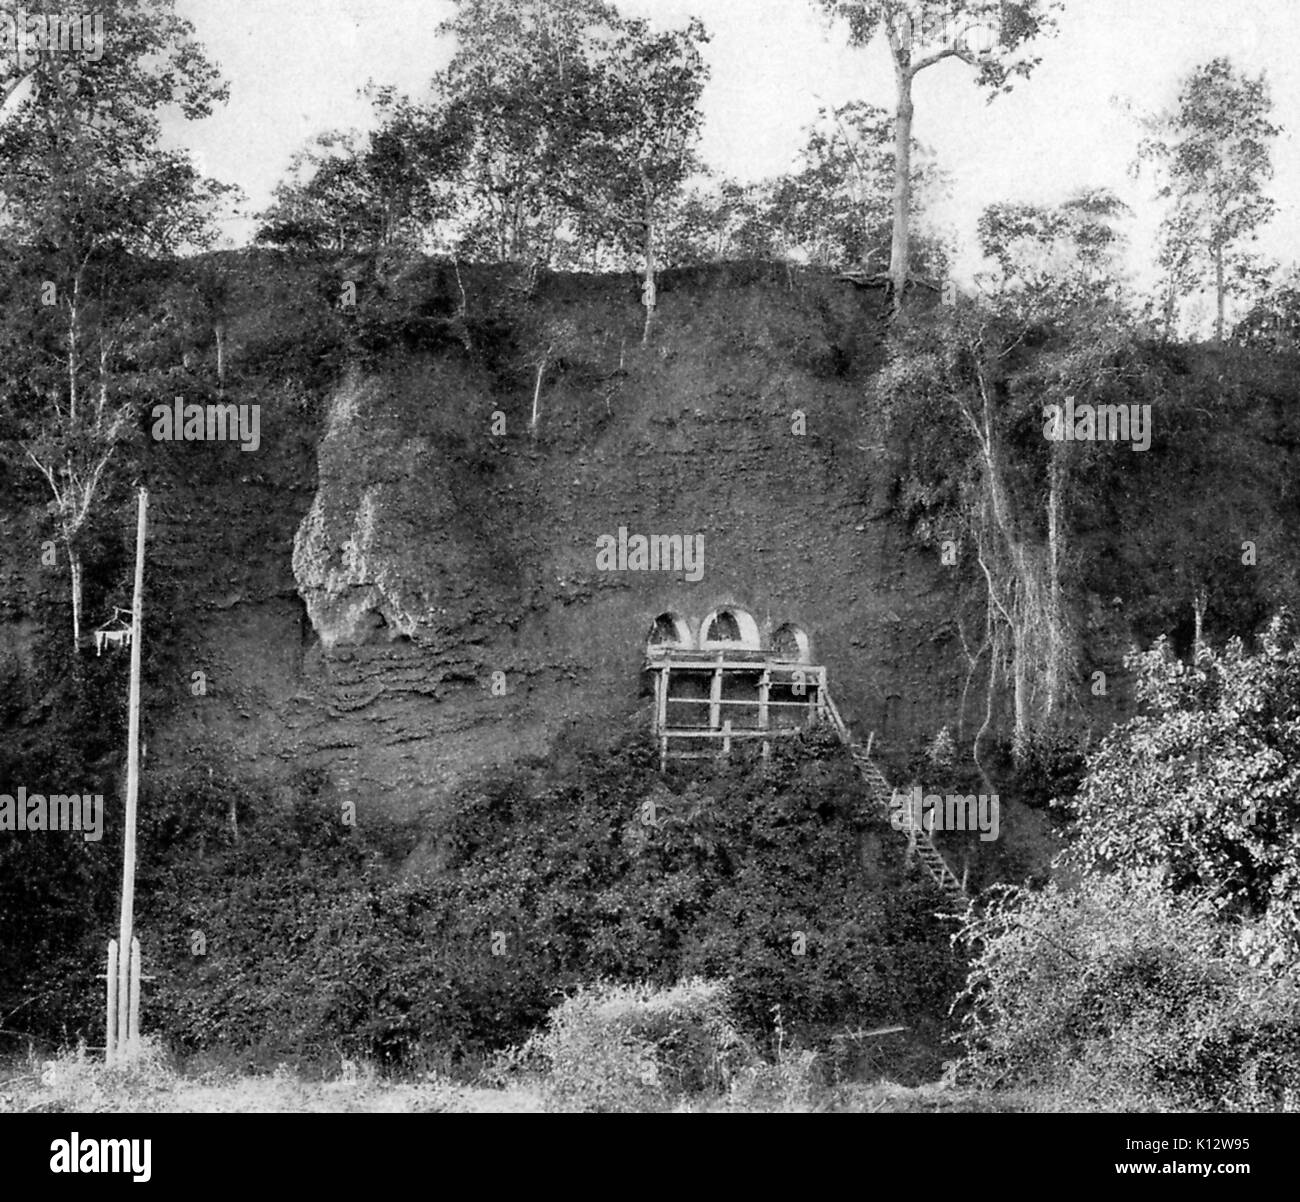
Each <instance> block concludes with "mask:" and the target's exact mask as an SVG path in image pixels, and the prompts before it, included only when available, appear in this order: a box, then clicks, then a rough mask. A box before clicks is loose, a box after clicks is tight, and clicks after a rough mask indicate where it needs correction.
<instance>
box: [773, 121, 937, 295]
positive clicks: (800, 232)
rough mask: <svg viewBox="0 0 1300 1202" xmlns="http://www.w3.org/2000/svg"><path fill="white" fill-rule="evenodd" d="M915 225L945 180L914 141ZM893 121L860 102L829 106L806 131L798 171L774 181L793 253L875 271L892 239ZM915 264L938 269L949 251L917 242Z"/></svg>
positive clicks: (782, 236)
mask: <svg viewBox="0 0 1300 1202" xmlns="http://www.w3.org/2000/svg"><path fill="white" fill-rule="evenodd" d="M910 163H911V171H912V180H911V197H912V200H911V202H910V203H911V214H912V218H913V224H914V223H915V218H916V215H917V212H918V211H919V209H920V207H921V203H923V201H924V199H928V194H929V193H930V192H931V191H932V190H933V189H934V188H936V187H938V186H939V184H940V182H941V177H940V175H939V173H938V171H937V169H936V167H935V165H934V162H933V158H932V156H931V155H930V154H929V153H928V152H927V151H926V150H925V149H924V148H922V147H920V146H913V147H912V151H911V155H910ZM893 179H894V151H893V120H892V118H891V117H890V116H889V114H888V113H886V112H885V111H884V110H883V109H879V108H876V107H875V106H874V105H870V104H865V103H862V102H860V101H854V102H850V103H849V104H845V105H841V106H839V107H838V108H823V109H821V110H820V112H819V114H818V119H817V121H816V122H814V123H813V124H812V125H811V126H810V127H809V128H808V130H807V137H806V141H805V143H804V146H803V149H802V150H801V151H800V152H799V159H798V163H797V165H796V167H795V170H794V171H792V172H791V173H789V174H787V175H785V176H782V177H780V178H778V179H776V180H774V181H772V182H771V184H770V185H769V194H770V201H769V214H768V219H769V221H770V222H771V223H772V225H773V227H774V228H775V230H776V237H777V239H778V240H779V242H780V244H781V246H782V249H783V250H784V251H785V252H786V253H790V252H793V253H796V254H799V255H800V256H801V257H804V258H806V259H807V261H808V262H810V263H815V264H818V265H821V266H825V267H837V268H846V267H849V266H851V265H854V264H860V265H861V266H862V269H863V271H864V272H868V273H869V272H870V271H871V268H872V265H873V263H874V261H875V259H876V256H877V255H878V254H881V253H882V252H884V253H888V247H889V246H890V243H891V240H892V221H893V218H892V210H893V201H892V193H893ZM912 245H913V247H914V249H913V252H912V258H913V263H914V265H915V266H917V267H919V268H920V269H921V270H923V271H926V272H933V271H934V270H935V269H936V268H941V266H942V258H943V256H942V253H941V252H940V251H939V249H938V247H936V246H935V245H933V244H932V243H929V242H927V243H926V244H925V245H924V246H923V247H922V246H920V245H918V243H917V240H916V239H915V237H913V239H912Z"/></svg>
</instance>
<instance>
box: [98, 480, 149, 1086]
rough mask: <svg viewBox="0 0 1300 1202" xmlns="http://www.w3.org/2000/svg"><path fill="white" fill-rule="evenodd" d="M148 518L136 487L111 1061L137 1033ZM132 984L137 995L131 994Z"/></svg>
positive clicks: (130, 1046)
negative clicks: (135, 931)
mask: <svg viewBox="0 0 1300 1202" xmlns="http://www.w3.org/2000/svg"><path fill="white" fill-rule="evenodd" d="M148 519H149V493H148V492H147V491H146V490H145V489H143V488H141V489H140V500H139V512H138V515H137V517H136V529H135V600H134V603H133V604H132V607H131V693H130V700H129V702H128V705H129V709H128V715H129V716H128V720H127V736H126V815H125V830H124V834H123V838H122V916H121V923H120V925H119V928H118V936H117V952H118V954H117V1041H116V1049H109V1054H108V1057H107V1058H108V1059H109V1060H110V1061H111V1060H113V1059H118V1058H123V1057H127V1056H130V1055H131V1054H132V1053H133V1052H134V1051H135V1050H136V1049H135V1041H136V1037H137V1035H138V1034H139V1032H138V1030H137V1029H136V1025H137V1023H138V1015H139V1005H140V999H139V997H138V992H139V989H140V985H139V979H140V965H139V957H140V953H139V950H138V949H139V944H138V943H136V941H135V940H134V938H133V936H132V929H131V928H132V924H133V922H134V918H135V811H136V800H137V798H138V796H139V793H140V629H141V626H142V624H143V619H144V542H145V531H146V529H147V525H148ZM110 963H111V956H110ZM133 985H134V988H135V992H136V994H137V996H136V997H132V986H133ZM133 1020H135V1021H134V1022H133ZM114 1053H115V1054H114Z"/></svg>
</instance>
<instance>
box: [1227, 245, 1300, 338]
mask: <svg viewBox="0 0 1300 1202" xmlns="http://www.w3.org/2000/svg"><path fill="white" fill-rule="evenodd" d="M1233 337H1234V338H1235V339H1236V341H1238V342H1240V343H1242V344H1243V345H1245V346H1263V347H1268V348H1270V349H1271V350H1287V351H1295V350H1296V349H1297V348H1300V267H1297V266H1296V265H1295V264H1292V265H1291V266H1290V267H1289V268H1287V269H1286V270H1285V271H1283V272H1281V273H1280V274H1279V276H1278V278H1276V279H1275V280H1274V281H1273V282H1272V283H1271V285H1270V286H1269V288H1268V290H1267V291H1266V292H1265V294H1264V295H1263V296H1262V297H1260V299H1259V301H1258V302H1256V304H1255V305H1254V306H1253V307H1252V308H1251V310H1250V312H1248V313H1247V314H1246V316H1245V317H1243V318H1242V319H1241V321H1240V322H1238V323H1237V327H1236V329H1235V330H1234V331H1233Z"/></svg>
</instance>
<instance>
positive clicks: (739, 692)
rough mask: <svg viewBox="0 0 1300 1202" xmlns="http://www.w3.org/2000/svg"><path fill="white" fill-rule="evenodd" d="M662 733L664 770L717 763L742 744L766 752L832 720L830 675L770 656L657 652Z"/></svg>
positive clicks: (651, 665)
mask: <svg viewBox="0 0 1300 1202" xmlns="http://www.w3.org/2000/svg"><path fill="white" fill-rule="evenodd" d="M645 670H646V671H648V672H651V673H653V674H654V697H655V703H654V732H655V735H656V737H657V738H658V740H659V758H660V764H661V765H662V766H666V765H667V763H668V761H669V760H670V759H673V760H693V759H696V760H698V759H714V758H718V757H722V756H726V755H729V754H730V752H731V748H732V745H733V744H734V743H743V742H753V743H760V744H761V746H762V753H763V757H764V758H765V759H766V758H767V757H769V756H770V755H771V752H772V743H773V740H775V739H782V738H791V737H793V736H795V735H797V734H798V733H799V732H800V731H802V730H807V729H808V728H809V727H811V726H814V725H816V723H817V722H819V721H821V720H823V719H825V718H826V716H827V714H826V700H825V699H826V695H827V694H826V669H825V668H824V667H821V666H818V665H814V664H806V663H801V662H798V661H797V660H792V659H789V658H783V657H780V656H778V655H776V654H775V653H774V652H770V651H746V650H739V649H735V648H728V649H725V650H716V651H695V650H686V649H680V648H658V647H656V648H652V649H651V651H650V653H649V654H648V655H647V657H646V662H645Z"/></svg>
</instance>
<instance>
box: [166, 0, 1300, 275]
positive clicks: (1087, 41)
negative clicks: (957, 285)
mask: <svg viewBox="0 0 1300 1202" xmlns="http://www.w3.org/2000/svg"><path fill="white" fill-rule="evenodd" d="M615 3H616V5H617V7H618V8H619V9H621V10H622V11H623V12H625V13H626V14H628V15H633V16H644V17H649V18H650V19H651V20H652V21H655V22H656V23H663V24H679V23H681V22H682V21H684V20H685V19H686V18H688V17H689V16H692V15H698V16H699V17H701V19H703V21H704V22H705V24H706V26H707V27H708V28H709V30H710V32H711V34H712V41H711V43H710V44H709V46H708V47H706V57H707V59H708V61H709V63H710V66H711V69H712V77H711V82H710V83H709V86H708V88H707V90H706V92H705V94H704V98H703V107H704V114H705V128H704V138H703V143H702V147H701V150H702V153H703V154H704V157H705V158H706V160H707V161H708V162H710V163H711V164H712V165H713V166H714V167H715V168H716V169H718V170H719V171H721V172H724V173H726V174H729V175H732V176H734V177H736V178H739V179H742V180H756V179H759V178H762V177H764V176H768V175H772V174H775V173H777V172H780V171H783V170H785V169H786V168H788V167H789V166H790V165H791V162H792V160H793V157H794V155H795V154H796V152H797V150H798V149H799V147H800V145H801V144H802V141H803V130H804V128H805V127H806V126H807V125H808V124H809V123H810V122H811V121H812V120H813V119H814V117H815V115H816V112H817V109H818V107H819V106H820V105H822V104H840V103H843V102H845V101H848V100H852V99H865V100H868V101H870V102H872V103H875V104H879V105H881V106H882V107H887V108H891V109H892V104H893V87H894V84H893V76H892V69H891V67H890V64H889V59H888V54H887V51H886V50H885V49H884V47H883V46H882V45H881V44H879V43H877V44H874V45H872V46H870V47H868V48H865V49H852V48H849V47H848V46H847V44H846V42H845V38H844V36H843V31H842V30H838V29H834V28H832V27H829V26H828V25H827V22H826V20H825V18H824V17H822V16H821V15H820V14H819V12H818V11H817V9H816V8H815V6H814V5H813V3H812V2H811V0H615ZM177 7H178V8H179V10H180V11H181V12H182V13H183V14H184V15H185V16H186V17H188V18H189V19H190V20H191V21H192V22H193V23H194V25H195V28H196V30H197V34H198V37H199V40H200V41H201V42H202V43H203V44H204V45H205V46H206V48H207V50H208V53H209V55H210V57H212V58H213V59H214V61H216V62H217V64H218V65H219V66H220V67H221V69H222V71H223V73H224V75H225V77H226V78H227V80H228V81H229V82H230V88H231V97H230V101H229V103H228V104H227V105H226V106H225V107H224V108H223V109H221V110H219V111H218V112H217V113H216V114H214V116H213V117H211V118H209V119H208V120H206V121H204V122H201V123H197V124H185V123H180V124H179V125H178V126H177V127H175V128H174V129H172V130H170V131H169V132H170V133H171V136H172V137H173V139H178V140H180V141H182V142H183V143H184V144H185V145H187V146H189V147H190V148H191V149H192V150H194V151H195V152H197V154H198V156H199V161H200V164H201V166H202V167H203V169H204V170H205V171H206V172H207V173H208V174H210V175H214V176H216V177H217V178H219V179H222V180H225V181H228V182H234V183H238V184H239V185H240V186H241V187H242V188H243V189H244V191H245V192H246V193H247V195H248V198H249V204H248V206H247V207H248V210H249V211H250V212H256V211H257V210H258V209H261V208H264V207H265V206H266V204H267V203H268V201H269V199H270V194H271V190H272V188H273V187H274V186H275V184H276V183H277V182H278V181H279V180H280V178H281V177H282V176H283V174H284V172H285V169H286V167H287V166H288V163H289V160H290V158H291V157H292V155H293V154H294V152H295V151H296V150H298V149H300V148H301V147H302V146H303V145H304V144H305V143H306V142H307V141H308V140H309V139H310V138H312V137H313V136H314V135H315V134H317V133H319V132H321V131H323V130H325V129H331V128H345V129H348V128H368V126H369V123H370V112H369V107H368V105H367V104H366V103H365V101H364V100H362V99H361V98H360V97H359V95H358V91H359V89H361V88H362V87H363V86H364V85H365V84H366V82H367V81H368V80H372V79H373V80H375V81H376V82H379V83H388V84H394V85H396V86H397V87H398V89H399V90H401V91H404V92H408V93H411V94H412V95H414V96H416V97H420V96H423V95H424V94H425V91H426V89H427V85H428V81H429V79H430V78H431V77H432V75H433V74H434V73H435V72H436V71H437V70H438V69H439V68H440V67H442V66H443V65H445V63H446V62H447V60H448V59H449V57H450V54H451V47H450V46H449V45H448V44H447V43H446V41H445V40H444V39H440V38H439V37H438V35H437V26H438V24H439V22H440V21H441V20H442V19H443V17H444V16H445V15H446V14H447V13H448V12H449V11H450V10H451V8H452V5H451V3H450V2H449V0H217V2H215V3H214V0H178V5H177ZM1298 48H1300V3H1296V0H1232V3H1231V4H1227V3H1224V2H1223V0H1067V3H1066V9H1065V13H1064V15H1063V17H1062V22H1061V29H1060V34H1059V36H1058V37H1056V38H1055V39H1053V40H1050V41H1045V42H1043V43H1042V44H1041V54H1042V56H1043V61H1042V63H1041V65H1040V66H1039V68H1038V70H1037V71H1036V72H1035V73H1034V74H1033V75H1032V76H1031V77H1030V78H1029V79H1028V80H1027V81H1023V82H1018V83H1017V85H1016V87H1015V90H1014V91H1013V92H1012V93H1011V94H1009V95H1004V96H1000V97H998V98H997V99H995V100H993V101H992V103H988V102H987V99H986V97H985V95H984V94H983V93H982V92H980V91H979V90H978V89H977V88H976V87H975V85H974V82H973V77H972V73H971V71H970V70H969V69H968V68H967V67H965V66H964V65H962V64H960V63H958V62H953V61H949V62H946V63H942V64H940V65H939V66H937V67H934V68H932V69H930V70H928V71H926V72H924V73H923V74H922V75H921V76H920V77H919V78H918V80H917V83H916V92H915V96H916V122H915V134H916V137H917V138H918V139H919V140H920V141H921V142H923V143H925V144H927V145H928V146H930V147H932V148H933V149H934V151H935V152H936V153H937V156H938V159H939V162H940V164H941V165H942V166H943V167H944V169H945V170H946V171H947V172H948V174H949V175H950V177H951V181H952V195H951V197H950V198H949V199H948V200H947V201H946V202H945V203H944V205H943V206H942V208H941V209H940V211H938V212H937V213H936V218H937V220H939V221H940V222H941V223H942V224H943V225H945V226H947V227H948V228H950V229H951V230H953V231H954V232H955V233H956V235H957V237H958V240H959V243H960V244H962V245H963V246H965V247H966V248H967V253H966V255H965V257H964V258H963V260H962V262H963V264H964V268H963V270H964V271H965V272H966V273H967V274H968V273H969V271H970V270H972V269H973V266H974V265H975V264H976V263H977V256H975V255H974V254H973V251H972V249H971V248H972V244H973V241H974V231H975V223H976V220H977V219H978V217H979V214H980V212H982V211H983V209H984V208H985V207H986V206H987V205H989V204H991V203H993V202H995V201H1001V200H1029V201H1040V202H1042V201H1047V202H1050V201H1053V200H1060V199H1063V198H1064V197H1065V196H1067V195H1068V194H1069V193H1070V192H1072V191H1074V190H1076V189H1078V188H1080V187H1085V186H1102V185H1104V186H1109V187H1111V188H1113V189H1114V190H1115V191H1117V192H1118V193H1119V194H1120V195H1121V197H1122V198H1124V199H1125V200H1126V201H1127V202H1128V203H1129V204H1130V206H1131V207H1132V208H1133V209H1134V210H1135V217H1134V219H1133V222H1132V227H1131V231H1130V236H1131V238H1132V241H1133V247H1134V254H1135V262H1139V263H1140V261H1141V260H1142V259H1143V252H1144V251H1146V252H1147V258H1149V250H1150V247H1151V244H1152V234H1153V231H1154V225H1155V221H1156V218H1157V213H1156V211H1155V209H1154V206H1153V205H1152V204H1151V199H1150V193H1151V190H1152V186H1151V183H1150V181H1149V180H1133V179H1132V178H1130V172H1129V166H1130V163H1131V161H1132V158H1133V154H1134V149H1135V147H1136V145H1137V142H1138V140H1139V136H1140V131H1139V130H1138V128H1137V126H1136V124H1135V122H1134V120H1133V118H1132V117H1131V116H1129V115H1128V114H1127V113H1126V111H1125V106H1126V105H1127V106H1131V107H1132V108H1135V109H1136V110H1139V111H1151V110H1154V109H1159V108H1162V107H1165V106H1167V105H1169V104H1170V103H1171V102H1172V101H1173V99H1174V96H1175V95H1176V92H1177V88H1178V83H1179V80H1180V78H1181V77H1183V76H1184V75H1186V74H1187V72H1188V71H1190V70H1191V69H1192V68H1193V67H1195V66H1196V65H1198V64H1200V63H1203V62H1205V61H1207V60H1209V59H1210V58H1213V57H1215V56H1217V55H1227V56H1229V57H1231V58H1232V59H1233V60H1234V62H1236V63H1237V65H1238V66H1240V67H1242V68H1244V69H1247V70H1249V71H1251V72H1252V73H1255V72H1259V71H1265V72H1267V75H1268V78H1269V82H1270V84H1271V86H1272V89H1273V95H1274V100H1275V105H1276V112H1275V120H1276V121H1277V122H1278V123H1279V124H1281V125H1282V126H1284V127H1285V129H1286V132H1284V134H1283V136H1282V137H1281V138H1280V139H1279V141H1278V143H1277V146H1276V150H1275V155H1274V161H1275V164H1276V168H1277V172H1276V177H1275V180H1274V184H1273V187H1272V193H1273V195H1274V196H1275V197H1276V198H1277V200H1278V202H1279V205H1280V212H1279V214H1278V216H1277V218H1276V219H1275V221H1274V222H1273V225H1272V226H1271V228H1270V229H1269V231H1268V232H1267V234H1266V236H1265V238H1264V239H1263V240H1262V249H1263V250H1264V251H1265V252H1266V253H1268V254H1271V255H1273V256H1274V257H1277V258H1280V259H1282V260H1284V261H1290V260H1291V259H1292V258H1293V257H1294V249H1293V248H1294V247H1295V246H1296V244H1297V235H1300V213H1298V211H1297V203H1296V197H1297V196H1298V195H1300V150H1298V149H1297V142H1296V138H1295V134H1294V133H1293V132H1292V130H1291V127H1293V126H1300V57H1298V56H1297V53H1296V51H1297V49H1298ZM251 232H252V223H251V222H249V221H238V220H236V221H231V222H229V223H228V225H227V227H226V233H227V236H228V238H229V239H230V243H231V244H235V245H239V244H243V243H246V242H247V241H248V239H249V237H250V235H251Z"/></svg>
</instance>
